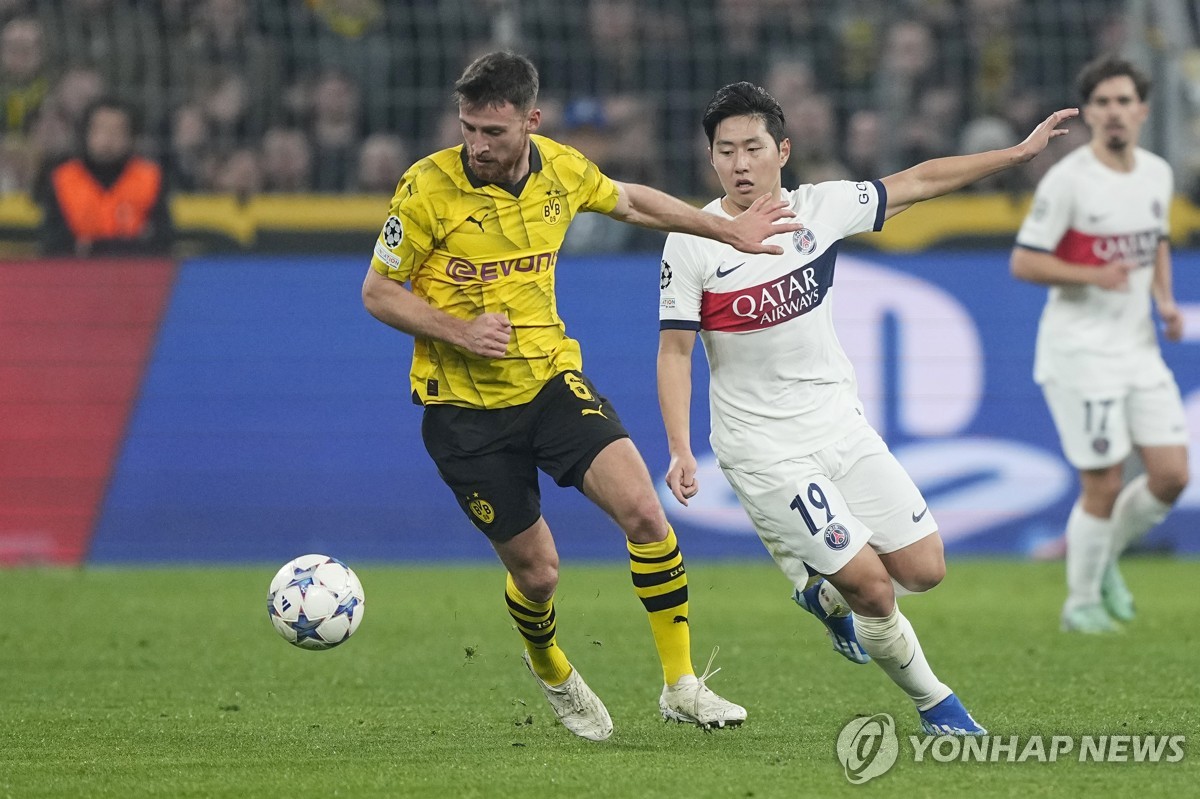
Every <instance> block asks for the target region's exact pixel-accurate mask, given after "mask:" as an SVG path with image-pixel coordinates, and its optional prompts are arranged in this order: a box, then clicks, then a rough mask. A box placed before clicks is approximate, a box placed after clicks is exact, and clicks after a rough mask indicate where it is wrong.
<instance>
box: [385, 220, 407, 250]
mask: <svg viewBox="0 0 1200 799" xmlns="http://www.w3.org/2000/svg"><path fill="white" fill-rule="evenodd" d="M403 240H404V226H403V225H401V224H400V218H399V217H396V216H389V217H388V218H387V221H386V222H384V223H383V243H384V244H386V245H387V246H388V249H391V250H394V249H396V248H397V247H399V246H400V242H401V241H403Z"/></svg>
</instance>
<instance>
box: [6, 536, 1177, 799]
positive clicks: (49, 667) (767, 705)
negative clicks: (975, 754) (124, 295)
mask: <svg viewBox="0 0 1200 799" xmlns="http://www.w3.org/2000/svg"><path fill="white" fill-rule="evenodd" d="M352 565H353V566H355V568H356V571H358V573H359V576H360V577H361V578H362V581H363V583H364V586H365V588H366V595H367V613H366V616H365V619H364V622H363V626H362V627H361V628H360V630H359V632H358V633H357V634H356V636H355V637H354V639H353V640H351V641H349V642H348V643H346V644H345V645H344V646H342V647H340V648H338V649H335V650H332V651H328V652H307V651H302V650H300V649H296V648H294V647H291V646H288V645H287V644H286V643H285V642H284V641H283V640H282V639H281V638H280V637H279V636H278V635H277V634H276V633H275V632H274V630H273V629H272V628H271V625H270V623H269V622H268V620H267V613H266V601H265V597H266V591H267V584H268V582H269V581H270V578H271V576H272V575H273V574H274V572H275V568H276V567H277V564H263V565H262V566H261V567H255V568H246V567H238V568H188V569H165V568H163V569H158V568H156V569H115V568H114V569H109V568H89V569H82V570H60V569H17V570H10V571H2V572H0V585H2V586H3V600H2V601H0V607H2V608H3V609H4V613H3V624H2V625H0V685H2V686H3V689H2V690H0V797H15V798H19V799H26V798H27V797H122V799H125V798H126V797H141V796H155V797H204V798H205V799H208V798H209V797H237V798H238V799H246V798H247V797H283V796H291V795H296V796H322V797H328V796H338V797H434V798H440V797H505V798H506V799H507V797H514V796H534V797H547V798H550V797H554V798H561V799H569V798H570V799H573V798H574V797H639V799H642V798H649V797H742V798H744V799H749V798H750V797H753V798H754V799H770V798H772V797H781V798H782V797H788V798H789V799H790V798H791V797H803V796H818V797H836V796H851V797H854V796H857V797H864V798H865V797H883V796H886V797H889V798H890V797H905V798H907V797H924V796H928V797H991V796H1014V797H1015V796H1021V797H1067V796H1086V797H1087V799H1100V797H1108V796H1112V797H1128V796H1139V797H1155V796H1163V797H1167V796H1170V797H1187V796H1200V767H1198V766H1197V762H1198V760H1200V752H1197V745H1198V744H1200V686H1198V685H1197V679H1196V667H1197V664H1198V663H1200V641H1198V640H1197V638H1198V637H1200V635H1198V633H1200V591H1198V590H1197V584H1198V583H1200V580H1198V578H1200V563H1198V562H1197V561H1188V560H1161V559H1153V558H1140V559H1133V560H1131V561H1129V563H1128V566H1127V567H1126V569H1125V572H1126V577H1127V580H1128V582H1129V584H1130V586H1131V588H1132V589H1133V591H1134V593H1135V594H1136V596H1137V599H1138V603H1139V608H1140V611H1141V616H1140V618H1139V619H1138V620H1137V621H1136V622H1135V623H1134V624H1133V625H1131V626H1130V627H1129V628H1128V630H1127V631H1126V632H1124V633H1123V634H1121V635H1119V636H1112V637H1104V638H1098V637H1080V636H1069V635H1064V634H1062V633H1060V632H1059V631H1058V624H1057V621H1058V618H1057V617H1058V608H1059V603H1060V601H1061V596H1062V592H1063V587H1062V565H1061V564H1055V563H1051V564H1047V563H1024V562H1014V561H1004V560H986V561H984V560H961V559H960V560H952V561H951V563H950V570H949V575H948V577H947V579H946V581H945V582H944V583H943V584H942V585H941V586H940V587H939V588H938V589H936V590H935V591H934V592H932V593H931V594H929V595H926V596H919V597H910V598H907V599H905V600H903V601H902V607H903V609H904V611H905V613H906V614H907V615H908V616H909V618H910V619H911V620H912V622H913V624H914V626H915V627H916V629H917V631H918V634H919V635H920V636H921V640H922V643H923V645H924V648H925V652H926V654H927V655H928V657H929V660H930V663H931V664H932V665H933V667H934V669H935V671H937V673H938V674H939V676H940V677H941V678H942V679H943V680H944V681H945V682H947V683H948V684H950V685H951V686H952V687H954V688H955V689H956V690H957V691H958V693H959V695H960V696H961V697H962V698H963V700H964V701H965V702H966V704H967V706H968V707H969V708H971V709H972V712H973V713H974V714H975V716H976V718H977V719H978V720H979V721H980V722H981V723H983V724H984V725H985V726H987V727H988V728H989V729H990V731H991V732H992V733H993V734H998V735H1019V736H1029V735H1033V734H1038V733H1040V734H1044V735H1076V736H1079V735H1106V734H1109V735H1112V734H1127V735H1152V734H1158V735H1164V734H1175V735H1186V736H1187V741H1186V744H1185V756H1184V758H1183V760H1182V761H1180V762H1176V763H1158V764H1148V763H1079V762H1077V761H1076V760H1074V759H1067V760H1061V761H1058V762H1054V763H1036V762H1028V763H1005V762H1000V763H961V762H954V763H937V762H930V761H929V760H928V759H927V760H926V761H925V762H920V763H918V762H915V761H914V758H913V751H912V748H911V746H910V745H909V744H908V742H907V736H908V735H910V734H916V733H917V729H916V728H917V723H916V722H917V716H916V713H915V712H914V711H913V709H912V705H911V703H910V702H909V701H908V700H907V699H906V698H905V697H904V696H903V695H902V694H901V693H900V691H899V690H898V689H897V688H896V687H895V686H893V685H892V684H891V683H890V682H889V681H888V680H887V679H886V678H885V677H884V676H883V674H882V673H881V672H880V671H879V669H878V668H877V667H875V666H873V665H870V666H854V665H851V664H850V663H848V662H846V661H844V660H842V659H841V658H840V657H838V656H837V655H835V654H834V653H833V651H832V650H831V649H830V647H829V645H828V644H827V642H826V640H825V638H824V636H823V635H822V634H821V633H822V631H821V628H820V626H819V624H817V622H816V621H815V620H814V619H812V618H811V617H809V616H807V615H806V614H804V613H803V612H802V611H801V610H799V609H798V608H797V607H796V606H795V605H793V604H792V602H791V601H790V599H789V588H788V586H787V584H786V583H785V581H784V579H783V577H782V576H781V575H780V574H779V573H778V571H777V570H776V569H775V568H774V566H772V565H771V564H770V563H768V562H766V561H765V557H764V561H763V562H753V563H740V562H739V563H726V562H716V561H703V560H697V561H695V562H689V564H688V565H689V579H690V587H691V617H692V635H693V648H694V658H695V660H696V665H697V668H701V667H703V664H704V661H705V660H706V659H707V656H708V653H709V651H710V650H711V649H712V647H713V646H715V645H720V654H719V656H718V658H717V665H720V666H722V667H723V669H722V671H721V673H720V674H718V675H717V676H716V677H715V678H713V679H712V680H711V681H710V684H711V685H712V686H713V687H714V688H715V689H716V690H717V691H718V692H719V693H721V694H723V695H725V696H727V697H729V698H730V699H733V700H734V701H737V702H739V703H741V704H743V705H745V706H746V707H747V709H748V710H749V712H750V718H749V721H748V722H747V724H746V725H745V726H744V727H742V728H740V729H733V730H723V731H718V732H714V733H704V732H701V731H699V730H697V729H696V728H694V727H685V726H681V725H675V724H666V723H664V722H662V721H661V720H660V719H659V717H658V709H657V696H658V691H659V688H660V681H661V673H660V672H659V670H658V665H657V660H656V658H655V657H654V654H653V644H652V642H651V638H650V633H649V625H648V624H647V622H646V619H645V616H644V613H643V612H642V610H641V608H640V605H639V603H638V602H637V600H636V599H635V597H634V595H633V592H632V589H631V588H630V586H629V576H628V572H627V570H626V568H625V567H624V565H623V564H620V563H612V564H579V563H566V564H564V566H563V569H562V578H561V585H560V589H559V597H558V619H559V641H560V643H561V644H562V645H563V647H564V648H565V650H566V652H567V654H568V656H569V657H571V659H572V661H573V662H574V663H575V665H576V666H577V667H578V668H579V670H580V671H581V672H582V674H583V675H584V676H585V677H586V678H587V680H588V682H589V683H590V684H591V686H592V687H593V688H594V689H595V690H596V692H597V693H598V694H599V695H600V696H601V697H602V698H603V699H604V700H605V702H606V704H607V705H608V708H609V711H610V712H611V714H612V716H613V720H614V723H615V725H616V732H615V733H614V735H613V737H612V738H611V739H610V740H609V741H606V742H604V743H600V744H596V743H591V742H588V741H584V740H581V739H577V738H575V737H574V736H572V735H570V734H569V733H567V732H566V730H564V729H563V728H562V727H561V726H559V725H558V723H557V722H556V721H555V720H554V718H553V715H552V713H551V712H550V709H549V706H548V705H546V704H545V702H544V700H543V699H542V697H541V695H540V694H539V693H538V691H537V688H536V686H535V684H534V682H533V681H532V679H531V678H530V676H529V675H528V673H526V671H525V669H524V666H523V665H522V664H521V660H520V651H521V644H520V639H519V637H518V636H517V634H516V633H515V632H514V631H513V630H512V629H511V620H510V619H509V618H508V616H507V614H506V612H505V608H504V604H503V601H502V592H503V575H502V572H501V570H500V568H499V566H498V565H490V564H485V565H470V566H434V565H430V566H414V567H396V566H383V565H374V564H365V563H364V564H352ZM874 713H889V714H891V715H892V716H893V717H894V718H895V719H896V722H897V726H898V731H899V732H900V739H901V743H900V753H899V758H898V760H897V763H896V765H895V767H894V768H892V770H891V771H889V772H888V773H886V774H884V775H883V776H881V777H878V778H876V779H874V780H872V781H871V782H868V783H866V784H865V785H857V786H856V785H851V784H850V783H849V782H848V781H847V779H846V776H845V774H844V772H843V769H842V766H841V764H840V763H839V762H838V759H837V756H836V752H835V742H836V739H837V734H838V732H839V731H840V729H841V728H842V726H843V725H844V724H846V723H847V722H848V721H849V720H851V719H853V718H854V717H855V716H857V715H861V714H874Z"/></svg>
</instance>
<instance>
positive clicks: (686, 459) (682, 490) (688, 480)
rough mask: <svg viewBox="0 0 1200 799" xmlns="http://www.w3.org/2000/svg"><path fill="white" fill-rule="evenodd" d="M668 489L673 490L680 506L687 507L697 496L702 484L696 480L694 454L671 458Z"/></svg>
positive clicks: (687, 453) (668, 468) (668, 469)
mask: <svg viewBox="0 0 1200 799" xmlns="http://www.w3.org/2000/svg"><path fill="white" fill-rule="evenodd" d="M667 488H669V489H671V493H672V494H674V496H675V499H677V500H679V504H680V505H687V504H688V500H689V499H691V498H692V497H694V496H696V492H698V491H699V490H700V482H699V481H698V480H697V479H696V458H695V456H694V455H692V453H690V452H686V453H683V454H682V455H672V456H671V464H670V466H668V467H667Z"/></svg>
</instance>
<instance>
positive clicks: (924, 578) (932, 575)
mask: <svg viewBox="0 0 1200 799" xmlns="http://www.w3.org/2000/svg"><path fill="white" fill-rule="evenodd" d="M945 578H946V561H944V560H942V559H941V558H938V559H937V560H935V561H931V562H929V563H923V564H921V566H920V567H919V568H917V569H914V570H913V572H912V573H911V574H906V575H904V576H903V577H897V578H896V582H898V583H900V585H902V586H904V587H905V588H907V589H908V590H909V591H912V592H913V593H914V594H921V593H924V592H925V591H929V590H931V589H933V588H937V587H938V585H940V584H941V582H942V580H944V579H945Z"/></svg>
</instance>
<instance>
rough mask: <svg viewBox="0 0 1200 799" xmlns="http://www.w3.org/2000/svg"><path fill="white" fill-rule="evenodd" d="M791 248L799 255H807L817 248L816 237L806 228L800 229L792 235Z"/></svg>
mask: <svg viewBox="0 0 1200 799" xmlns="http://www.w3.org/2000/svg"><path fill="white" fill-rule="evenodd" d="M792 246H793V247H795V248H796V252H798V253H800V254H801V255H808V254H809V253H810V252H812V251H813V250H814V249H815V248H816V246H817V236H816V234H815V233H813V232H812V231H811V230H809V229H808V228H806V227H802V228H800V229H799V230H797V231H796V232H795V233H793V234H792Z"/></svg>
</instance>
